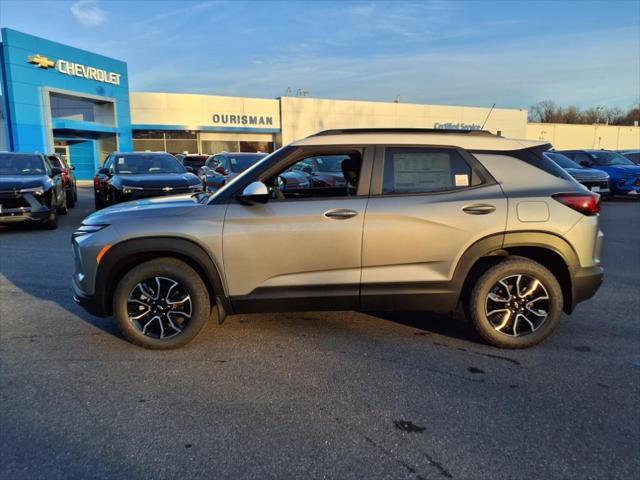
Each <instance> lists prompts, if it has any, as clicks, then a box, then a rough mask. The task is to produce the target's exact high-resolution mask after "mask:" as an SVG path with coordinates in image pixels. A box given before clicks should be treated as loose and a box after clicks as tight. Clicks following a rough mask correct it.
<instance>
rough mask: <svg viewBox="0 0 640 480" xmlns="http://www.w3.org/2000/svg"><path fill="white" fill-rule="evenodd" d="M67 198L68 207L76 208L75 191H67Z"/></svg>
mask: <svg viewBox="0 0 640 480" xmlns="http://www.w3.org/2000/svg"><path fill="white" fill-rule="evenodd" d="M66 196H67V206H68V207H69V208H73V207H75V206H76V199H75V195H74V194H73V190H67V191H66Z"/></svg>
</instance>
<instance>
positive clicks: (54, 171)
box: [51, 167, 62, 177]
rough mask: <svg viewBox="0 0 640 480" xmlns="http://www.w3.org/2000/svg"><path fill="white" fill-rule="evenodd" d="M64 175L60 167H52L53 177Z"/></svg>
mask: <svg viewBox="0 0 640 480" xmlns="http://www.w3.org/2000/svg"><path fill="white" fill-rule="evenodd" d="M56 175H62V169H61V168H58V167H51V176H52V177H55V176H56Z"/></svg>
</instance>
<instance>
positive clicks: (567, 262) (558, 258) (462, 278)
mask: <svg viewBox="0 0 640 480" xmlns="http://www.w3.org/2000/svg"><path fill="white" fill-rule="evenodd" d="M512 255H513V256H516V255H517V256H520V257H525V258H529V259H531V260H533V261H536V262H538V263H540V264H541V265H543V266H545V267H546V268H548V269H549V270H550V271H551V273H553V275H554V276H555V277H556V278H557V279H558V283H559V284H560V287H561V289H562V294H563V304H564V311H565V313H567V314H569V313H571V312H572V311H573V309H574V307H575V303H576V302H575V300H576V298H575V297H576V296H575V293H574V285H573V281H572V279H573V275H572V272H573V271H574V270H575V269H576V268H578V267H579V265H580V262H579V260H578V255H577V254H576V252H575V250H574V249H573V247H572V246H571V245H570V244H569V243H568V242H567V241H566V240H565V239H564V238H562V237H560V236H558V235H555V234H552V233H549V232H538V231H526V232H507V233H505V234H501V235H495V236H491V237H487V238H484V239H482V240H480V241H478V242H476V243H475V244H473V245H472V246H471V247H470V248H469V249H468V250H467V251H466V252H465V253H464V254H463V256H462V258H461V259H460V261H459V262H458V267H457V268H456V272H455V274H454V281H455V282H456V284H457V285H459V286H460V288H459V291H460V297H459V300H462V299H465V298H468V296H469V294H470V291H471V289H472V288H473V285H474V284H475V281H476V280H477V279H478V278H479V277H480V275H482V273H484V271H486V270H487V268H491V267H492V266H493V265H495V264H496V263H499V262H500V261H502V260H503V259H504V258H505V257H508V256H512Z"/></svg>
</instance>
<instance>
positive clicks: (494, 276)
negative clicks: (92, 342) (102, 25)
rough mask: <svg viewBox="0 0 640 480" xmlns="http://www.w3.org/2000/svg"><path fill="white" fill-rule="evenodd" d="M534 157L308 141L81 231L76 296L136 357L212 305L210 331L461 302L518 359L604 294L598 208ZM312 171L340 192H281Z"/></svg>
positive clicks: (174, 337) (433, 135)
mask: <svg viewBox="0 0 640 480" xmlns="http://www.w3.org/2000/svg"><path fill="white" fill-rule="evenodd" d="M548 148H550V145H548V144H545V143H543V142H538V141H529V140H511V139H507V138H503V137H500V136H495V135H492V134H490V133H488V132H482V131H449V130H405V129H356V130H333V131H325V132H321V133H318V134H316V135H312V136H310V137H308V138H305V139H303V140H300V141H297V142H294V143H292V144H291V145H289V146H286V147H284V148H281V149H280V150H278V151H276V152H275V153H273V154H271V155H269V156H267V157H265V158H264V159H263V160H261V161H260V162H258V163H257V164H256V165H254V166H252V167H251V168H249V169H248V170H246V171H245V172H243V173H242V174H240V175H239V176H237V177H236V178H234V179H233V180H232V181H231V182H229V183H228V184H226V185H225V186H224V187H223V188H221V189H220V190H218V191H217V192H216V193H215V194H213V195H211V196H207V195H204V194H200V195H183V196H178V197H173V198H161V199H157V200H156V199H145V200H144V201H138V202H130V203H125V204H121V205H117V206H114V207H111V208H107V209H105V210H102V211H100V212H97V213H94V214H92V215H90V216H89V217H87V218H86V219H85V220H84V222H83V224H82V226H81V227H80V229H79V230H78V231H77V232H76V233H75V234H74V238H73V248H74V252H75V273H74V277H73V284H74V289H75V297H76V299H77V301H78V302H79V303H81V304H82V305H84V306H85V307H86V308H87V309H88V310H89V311H90V312H92V313H94V314H96V315H102V316H108V315H112V314H114V315H115V316H116V319H117V321H118V323H119V325H120V327H121V329H122V331H123V333H124V335H125V336H126V337H127V338H128V339H130V340H131V341H132V342H134V343H136V344H138V345H141V346H144V347H148V348H173V347H178V346H182V345H184V344H186V343H187V342H189V341H190V340H191V339H193V338H194V337H195V336H196V335H197V334H198V332H199V331H200V330H201V329H202V327H203V326H204V325H205V323H206V322H207V319H208V318H209V313H210V310H211V308H212V307H214V306H215V307H216V308H217V310H218V313H219V317H220V319H221V320H223V319H224V318H225V316H226V315H227V314H232V313H244V312H273V311H292V310H349V309H353V310H364V311H375V310H381V309H392V310H424V311H432V312H438V313H444V314H451V313H452V312H454V311H455V310H456V309H457V307H458V306H459V305H461V306H462V307H463V308H464V311H465V312H466V314H467V315H468V317H469V319H470V320H471V321H472V323H473V325H474V326H475V328H476V329H477V331H478V332H479V334H480V335H481V336H482V337H483V338H484V339H485V340H486V341H488V342H489V343H491V344H493V345H496V346H499V347H507V348H523V347H529V346H531V345H535V344H537V343H538V342H540V341H541V340H543V339H544V338H545V337H546V336H547V335H549V334H550V333H551V332H552V331H553V329H554V328H555V327H556V325H557V324H558V322H559V320H560V316H561V313H562V312H563V311H564V312H566V313H571V311H572V310H573V308H574V306H575V305H576V304H577V303H578V302H580V301H583V300H585V299H587V298H589V297H591V296H592V295H593V294H594V293H595V292H596V290H597V289H598V287H599V286H600V283H601V281H602V268H601V266H600V259H599V256H600V249H601V244H602V233H601V232H600V231H599V229H598V212H599V196H598V195H597V194H594V193H591V192H588V191H586V190H585V189H584V188H582V187H580V185H579V184H578V183H577V182H576V181H575V180H573V179H572V178H571V177H570V176H569V175H568V174H567V173H565V172H564V171H563V170H562V169H561V168H560V167H558V166H557V165H556V164H555V163H553V162H552V161H550V160H548V159H545V158H544V157H543V156H542V152H543V151H545V150H547V149H548ZM310 159H313V161H315V162H318V161H321V162H326V163H331V164H336V162H338V163H337V164H339V165H340V173H341V175H342V177H343V178H344V181H342V182H330V183H329V184H327V183H326V182H325V183H318V182H314V181H313V179H312V178H310V181H308V182H298V181H297V180H295V184H294V182H293V181H292V180H291V179H292V178H293V175H303V174H304V169H298V168H296V165H297V164H299V163H301V162H305V161H306V162H309V161H310ZM292 172H293V173H292ZM309 175H311V173H309ZM288 182H289V184H288ZM296 185H303V187H296Z"/></svg>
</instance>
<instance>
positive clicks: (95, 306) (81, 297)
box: [71, 275, 111, 317]
mask: <svg viewBox="0 0 640 480" xmlns="http://www.w3.org/2000/svg"><path fill="white" fill-rule="evenodd" d="M71 284H72V285H73V300H74V301H75V302H76V303H77V304H78V305H80V306H81V307H82V308H84V309H85V310H86V311H87V312H89V313H90V314H91V315H95V316H96V317H109V316H111V308H109V305H107V302H106V300H105V298H104V297H103V296H102V295H100V294H98V293H96V294H94V295H89V294H87V293H85V292H83V291H82V289H81V288H80V287H79V286H78V284H77V283H76V276H75V275H74V276H73V280H72V281H71Z"/></svg>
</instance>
